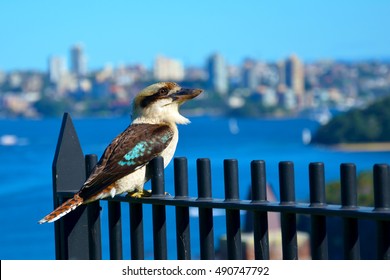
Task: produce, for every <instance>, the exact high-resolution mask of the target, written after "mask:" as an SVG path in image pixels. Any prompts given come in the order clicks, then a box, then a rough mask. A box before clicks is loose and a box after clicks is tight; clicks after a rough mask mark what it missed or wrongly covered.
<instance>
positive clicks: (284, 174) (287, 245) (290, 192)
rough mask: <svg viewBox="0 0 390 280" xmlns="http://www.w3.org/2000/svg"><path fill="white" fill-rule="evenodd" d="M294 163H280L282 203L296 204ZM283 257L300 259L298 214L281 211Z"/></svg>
mask: <svg viewBox="0 0 390 280" xmlns="http://www.w3.org/2000/svg"><path fill="white" fill-rule="evenodd" d="M294 180H295V179H294V164H293V163H292V162H291V161H284V162H280V163H279V184H280V204H281V205H294V204H295V182H294ZM280 217H281V229H282V251H283V259H285V260H296V259H298V243H297V224H296V215H295V214H293V213H281V214H280Z"/></svg>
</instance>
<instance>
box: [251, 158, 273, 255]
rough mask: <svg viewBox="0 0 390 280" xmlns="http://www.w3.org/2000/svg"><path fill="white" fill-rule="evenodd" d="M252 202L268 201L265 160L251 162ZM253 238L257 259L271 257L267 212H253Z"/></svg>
mask: <svg viewBox="0 0 390 280" xmlns="http://www.w3.org/2000/svg"><path fill="white" fill-rule="evenodd" d="M251 183H252V202H267V179H266V172H265V162H264V161H263V160H254V161H252V162H251ZM253 238H254V245H255V259H256V260H268V259H269V237H268V216H267V212H260V211H254V212H253Z"/></svg>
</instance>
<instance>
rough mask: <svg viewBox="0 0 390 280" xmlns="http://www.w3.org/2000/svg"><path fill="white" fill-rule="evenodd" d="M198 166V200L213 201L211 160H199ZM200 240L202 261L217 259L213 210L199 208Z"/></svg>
mask: <svg viewBox="0 0 390 280" xmlns="http://www.w3.org/2000/svg"><path fill="white" fill-rule="evenodd" d="M196 166H197V176H198V200H212V198H211V166H210V160H209V159H207V158H202V159H198V160H197V161H196ZM199 239H200V258H201V259H202V260H213V259H215V251H214V221H213V209H212V208H199Z"/></svg>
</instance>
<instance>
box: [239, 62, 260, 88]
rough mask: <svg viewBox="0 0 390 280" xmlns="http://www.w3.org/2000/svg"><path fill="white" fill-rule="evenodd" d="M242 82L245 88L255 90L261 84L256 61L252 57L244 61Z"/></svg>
mask: <svg viewBox="0 0 390 280" xmlns="http://www.w3.org/2000/svg"><path fill="white" fill-rule="evenodd" d="M241 84H242V86H243V87H244V88H249V89H251V90H255V89H256V88H257V87H258V86H259V85H260V77H259V74H258V69H257V63H256V61H254V60H250V59H247V60H245V61H244V65H243V67H242V77H241Z"/></svg>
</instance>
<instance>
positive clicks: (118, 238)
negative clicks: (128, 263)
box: [108, 201, 123, 260]
mask: <svg viewBox="0 0 390 280" xmlns="http://www.w3.org/2000/svg"><path fill="white" fill-rule="evenodd" d="M108 236H109V240H110V259H111V260H121V259H123V252H122V212H121V203H120V202H117V201H108Z"/></svg>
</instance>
